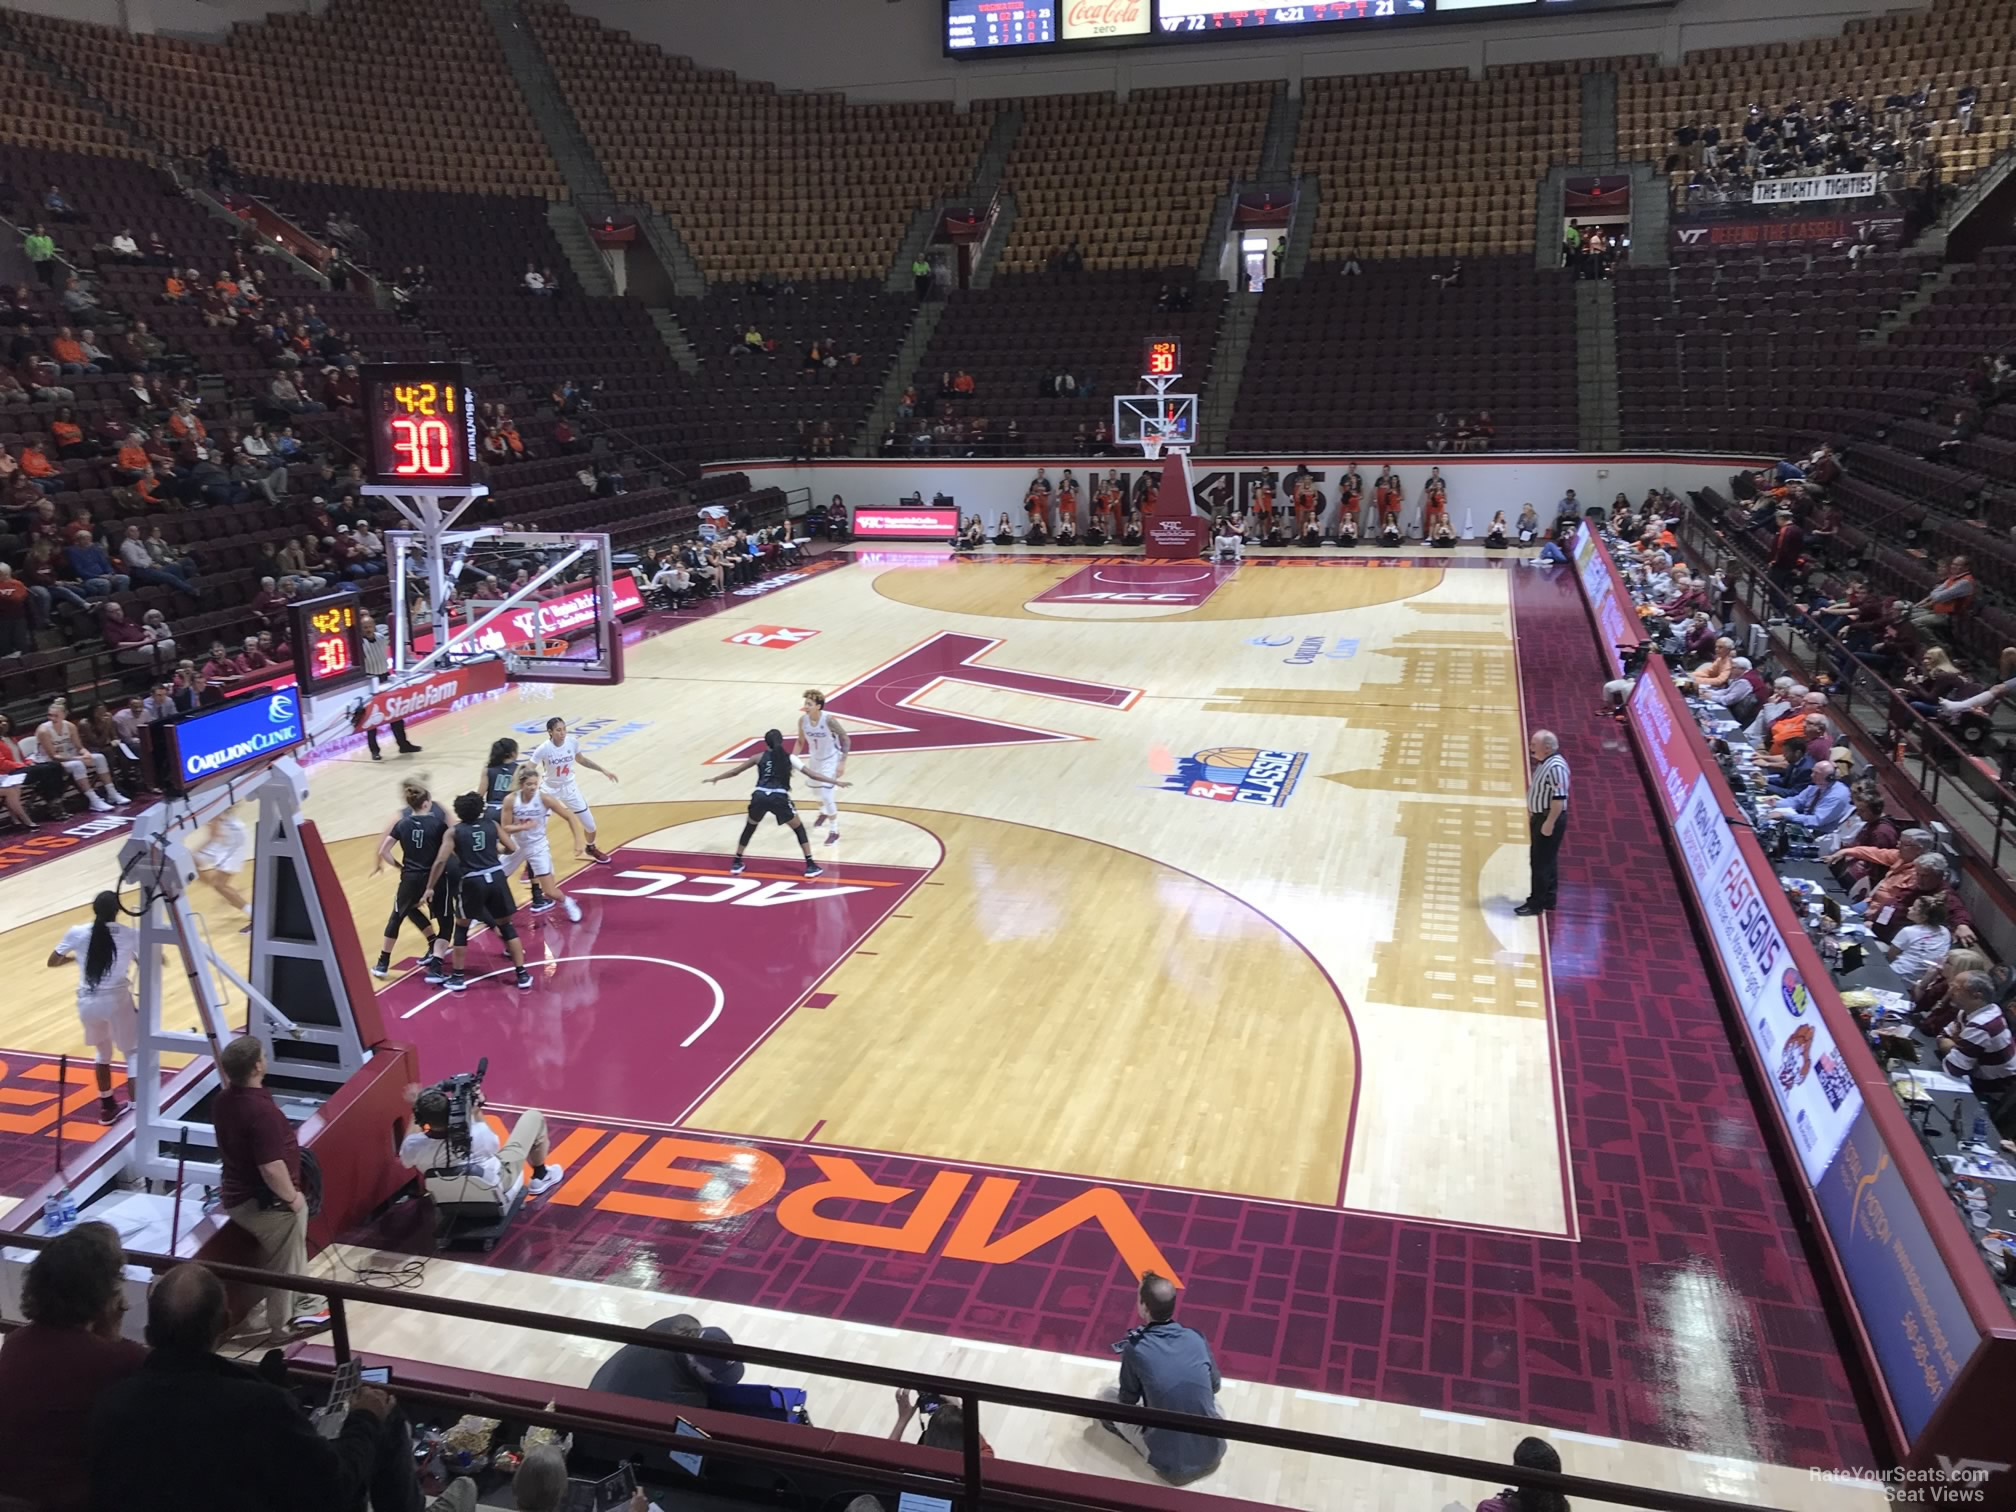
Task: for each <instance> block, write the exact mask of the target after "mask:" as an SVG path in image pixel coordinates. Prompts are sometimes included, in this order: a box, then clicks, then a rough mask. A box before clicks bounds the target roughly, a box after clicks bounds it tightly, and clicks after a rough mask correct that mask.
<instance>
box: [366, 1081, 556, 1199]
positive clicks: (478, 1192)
mask: <svg viewBox="0 0 2016 1512" xmlns="http://www.w3.org/2000/svg"><path fill="white" fill-rule="evenodd" d="M406 1096H407V1098H408V1100H410V1101H411V1102H412V1104H413V1125H414V1126H413V1128H412V1129H411V1130H410V1131H409V1132H408V1133H407V1135H406V1137H405V1139H403V1140H401V1141H400V1143H399V1163H400V1164H401V1165H404V1166H408V1167H410V1168H411V1169H413V1170H416V1171H447V1170H453V1171H457V1172H458V1174H456V1175H452V1176H436V1177H434V1178H433V1179H432V1180H430V1181H429V1182H428V1192H429V1195H430V1196H434V1197H437V1198H445V1199H447V1200H449V1201H455V1202H470V1201H480V1200H482V1199H483V1198H485V1197H495V1198H496V1199H497V1203H498V1206H499V1207H500V1208H503V1207H509V1206H510V1204H511V1200H512V1198H514V1197H515V1196H517V1194H518V1186H519V1183H520V1182H522V1181H525V1180H526V1178H527V1177H528V1175H529V1177H530V1181H531V1184H530V1186H529V1187H528V1188H527V1190H528V1191H529V1192H530V1193H531V1195H532V1196H534V1197H538V1196H541V1195H543V1194H544V1193H547V1192H550V1191H552V1190H553V1188H555V1187H557V1186H558V1185H560V1183H561V1181H562V1179H564V1178H565V1176H566V1174H567V1172H566V1171H565V1170H564V1169H563V1168H562V1167H560V1166H557V1165H548V1164H547V1163H546V1150H547V1140H546V1115H545V1114H543V1113H541V1112H539V1111H538V1110H537V1109H536V1108H534V1109H527V1110H526V1111H525V1112H524V1113H521V1114H519V1115H518V1122H517V1123H515V1124H514V1125H512V1127H511V1134H510V1137H509V1138H507V1139H505V1140H503V1141H501V1142H500V1141H499V1140H498V1138H497V1131H496V1130H495V1129H493V1128H491V1127H490V1125H489V1123H488V1122H487V1121H486V1120H485V1119H484V1117H483V1094H482V1093H481V1092H480V1091H478V1090H476V1089H474V1088H471V1089H470V1090H469V1092H468V1093H467V1096H468V1098H469V1151H468V1153H467V1154H466V1155H462V1156H459V1157H458V1156H456V1155H454V1154H453V1153H451V1152H450V1150H449V1148H448V1134H449V1129H450V1127H451V1124H452V1121H453V1112H454V1108H453V1102H452V1099H451V1097H450V1095H449V1092H448V1089H447V1087H446V1085H445V1084H443V1085H438V1086H433V1087H428V1088H425V1089H424V1090H423V1089H422V1088H421V1087H420V1086H419V1085H418V1084H417V1083H416V1084H415V1085H413V1086H409V1087H408V1088H407V1089H406ZM451 1188H452V1189H451Z"/></svg>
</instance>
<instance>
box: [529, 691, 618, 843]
mask: <svg viewBox="0 0 2016 1512" xmlns="http://www.w3.org/2000/svg"><path fill="white" fill-rule="evenodd" d="M531 759H532V760H534V761H536V762H538V763H539V766H540V769H541V770H542V771H544V772H545V774H546V791H548V792H549V793H551V794H552V795H553V796H554V797H555V798H558V799H559V800H560V801H561V802H562V803H564V804H566V805H567V808H568V811H569V812H571V813H572V814H573V815H574V817H575V818H576V819H578V820H580V821H581V828H582V830H583V832H584V833H585V834H586V836H587V841H586V849H587V851H588V854H589V855H590V856H591V857H592V858H594V859H595V860H597V861H600V862H601V863H602V864H603V865H604V866H607V865H608V864H609V858H608V857H607V856H605V855H603V854H602V852H601V850H600V849H599V848H598V847H597V846H596V844H595V811H594V810H593V809H591V808H590V807H588V800H587V799H586V798H584V797H582V796H581V787H580V784H579V783H577V782H576V781H575V780H574V768H575V767H577V766H584V767H586V768H588V770H589V771H591V772H600V773H601V774H602V775H603V776H604V777H607V778H608V779H609V780H610V781H611V782H614V781H615V780H616V774H615V773H614V772H612V771H610V770H609V769H608V768H607V767H604V766H597V765H596V764H595V763H594V762H592V761H590V760H589V759H588V758H587V757H586V756H583V755H582V754H581V737H580V736H578V735H569V734H568V733H567V721H566V720H564V719H562V718H560V716H559V715H557V714H556V715H554V716H553V718H551V719H549V720H547V721H546V739H545V742H544V743H543V744H541V745H536V746H534V747H533V748H532V751H531Z"/></svg>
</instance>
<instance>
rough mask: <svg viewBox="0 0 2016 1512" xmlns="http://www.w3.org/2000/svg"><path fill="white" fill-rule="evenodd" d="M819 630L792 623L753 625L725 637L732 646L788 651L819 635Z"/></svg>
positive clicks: (725, 642)
mask: <svg viewBox="0 0 2016 1512" xmlns="http://www.w3.org/2000/svg"><path fill="white" fill-rule="evenodd" d="M818 633H819V632H818V631H817V630H800V629H797V628H795V627H794V626H791V625H751V626H750V627H749V628H748V629H747V630H737V631H736V632H735V633H734V634H733V635H730V636H727V637H725V639H724V644H727V645H730V646H765V647H768V648H769V649H770V650H773V651H788V650H790V649H791V648H792V647H793V646H795V645H797V644H798V643H799V642H800V641H808V640H810V639H812V637H813V636H815V635H817V634H818Z"/></svg>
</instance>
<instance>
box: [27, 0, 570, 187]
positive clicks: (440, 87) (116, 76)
mask: <svg viewBox="0 0 2016 1512" xmlns="http://www.w3.org/2000/svg"><path fill="white" fill-rule="evenodd" d="M10 19H11V22H12V24H13V25H15V26H16V27H18V28H19V29H20V31H21V33H22V34H23V35H24V36H25V37H26V38H27V39H28V41H29V42H30V44H31V45H33V46H34V47H36V48H39V49H40V50H42V51H43V52H45V53H47V54H49V55H51V56H53V57H55V58H56V59H58V60H59V61H60V62H61V63H62V64H63V66H64V67H65V68H66V69H68V70H69V71H70V72H71V73H73V74H75V75H76V76H77V77H78V78H80V79H82V80H83V81H84V82H85V83H86V84H88V85H89V86H90V87H91V88H92V89H93V90H94V91H96V92H97V93H98V94H99V95H101V96H102V97H103V98H104V99H105V100H107V101H108V102H109V103H110V104H111V105H112V106H113V107H114V108H115V109H117V110H120V111H123V112H124V113H125V114H127V115H129V116H131V117H132V118H133V119H134V120H135V121H137V122H139V123H140V124H141V125H142V126H144V127H146V128H147V129H148V130H150V131H152V132H156V133H158V134H159V135H160V136H161V137H162V138H163V139H164V140H165V141H167V143H168V144H169V145H170V146H171V147H173V148H174V149H175V150H176V151H178V152H181V153H184V154H188V153H196V152H201V151H202V150H203V149H204V148H205V147H206V146H207V145H209V144H210V143H211V142H213V141H222V142H223V143H224V145H225V146H226V147H227V148H229V149H230V151H231V153H232V156H233V157H234V159H235V160H236V162H237V164H238V166H239V167H240V168H242V169H245V170H247V171H250V172H257V173H270V174H276V175H279V176H282V177H288V178H304V179H329V180H335V181H337V182H344V183H354V182H358V181H360V180H361V181H364V182H369V183H378V184H387V185H393V186H399V187H407V188H417V189H441V190H451V191H455V192H458V193H468V192H471V191H474V192H479V193H480V192H492V193H508V194H538V195H545V196H549V197H553V198H563V197H564V196H565V192H566V191H565V189H564V188H563V187H562V180H561V177H560V172H559V169H558V168H557V167H556V166H555V165H554V162H553V158H552V155H551V154H550V153H549V152H548V151H547V150H546V145H545V142H544V140H543V139H542V138H541V137H540V135H539V130H538V127H537V126H535V125H534V124H533V121H532V115H531V112H530V111H529V110H528V109H527V108H526V106H525V103H524V101H523V99H521V98H520V96H519V93H518V90H517V87H516V86H515V84H514V83H513V82H512V78H511V73H510V70H509V68H508V67H507V66H506V65H505V62H504V55H503V52H502V50H501V49H500V48H499V47H498V45H497V39H496V36H495V35H494V33H492V31H491V29H490V23H489V21H488V20H487V19H485V17H484V15H483V11H482V9H481V7H480V6H479V5H478V4H477V0H426V3H424V4H413V3H411V0H330V3H329V5H328V8H327V9H326V10H319V11H318V13H317V14H315V15H306V14H288V15H275V16H270V17H268V18H267V19H266V20H264V21H261V22H257V23H253V24H249V25H244V26H239V27H237V28H235V29H234V30H233V31H232V32H231V34H230V35H229V36H228V37H227V38H226V39H225V40H224V41H223V42H221V43H208V42H188V41H179V40H176V39H173V38H169V37H161V36H135V35H133V34H131V33H128V32H125V31H122V30H120V29H118V28H117V27H106V26H92V25H87V24H84V23H79V22H72V21H60V20H55V19H53V18H50V17H46V16H33V15H29V14H26V13H21V12H10Z"/></svg>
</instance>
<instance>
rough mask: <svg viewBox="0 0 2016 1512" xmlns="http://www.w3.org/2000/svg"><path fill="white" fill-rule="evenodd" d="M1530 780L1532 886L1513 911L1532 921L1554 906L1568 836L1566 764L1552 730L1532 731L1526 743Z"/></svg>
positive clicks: (1528, 823)
mask: <svg viewBox="0 0 2016 1512" xmlns="http://www.w3.org/2000/svg"><path fill="white" fill-rule="evenodd" d="M1526 749H1527V750H1528V751H1529V752H1530V753H1531V754H1532V757H1533V780H1532V781H1531V782H1529V783H1528V784H1527V785H1526V827H1527V829H1528V830H1529V831H1530V833H1531V836H1532V848H1531V851H1530V852H1529V854H1530V855H1531V857H1532V861H1533V885H1532V888H1531V890H1530V891H1529V892H1528V893H1527V895H1526V901H1525V902H1524V903H1521V904H1520V905H1519V906H1518V907H1517V908H1515V909H1513V910H1512V912H1514V913H1516V914H1518V915H1520V916H1521V917H1523V918H1528V919H1530V918H1532V917H1533V916H1534V915H1535V914H1543V913H1546V912H1548V911H1549V910H1551V909H1552V908H1553V907H1554V888H1555V882H1556V873H1557V870H1558V867H1559V863H1560V859H1561V841H1562V838H1563V837H1564V836H1566V835H1567V833H1568V763H1567V761H1566V760H1565V759H1564V758H1563V757H1562V755H1561V742H1560V741H1559V740H1557V739H1556V738H1555V736H1554V732H1553V731H1552V730H1535V731H1534V732H1533V738H1532V739H1531V740H1529V741H1527V742H1526Z"/></svg>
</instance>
